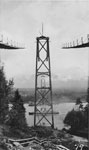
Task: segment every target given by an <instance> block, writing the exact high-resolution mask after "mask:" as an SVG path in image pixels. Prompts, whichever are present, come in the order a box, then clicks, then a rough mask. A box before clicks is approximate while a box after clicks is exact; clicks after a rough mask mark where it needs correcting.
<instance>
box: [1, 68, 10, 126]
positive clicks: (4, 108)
mask: <svg viewBox="0 0 89 150" xmlns="http://www.w3.org/2000/svg"><path fill="white" fill-rule="evenodd" d="M12 86H13V80H9V81H7V80H6V77H5V73H4V67H3V66H2V67H1V68H0V123H4V122H5V120H6V116H7V114H8V110H9V106H8V104H9V101H8V95H9V94H10V92H11V89H12Z"/></svg>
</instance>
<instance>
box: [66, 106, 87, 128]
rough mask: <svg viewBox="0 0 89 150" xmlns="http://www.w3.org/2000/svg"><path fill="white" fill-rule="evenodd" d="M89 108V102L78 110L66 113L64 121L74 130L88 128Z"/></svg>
mask: <svg viewBox="0 0 89 150" xmlns="http://www.w3.org/2000/svg"><path fill="white" fill-rule="evenodd" d="M88 110H89V104H87V105H86V106H85V107H84V108H82V109H81V110H78V111H75V110H74V109H73V110H72V111H70V112H68V114H67V115H66V117H65V119H64V123H65V124H67V125H70V126H71V129H72V130H75V129H76V130H81V129H85V128H88Z"/></svg>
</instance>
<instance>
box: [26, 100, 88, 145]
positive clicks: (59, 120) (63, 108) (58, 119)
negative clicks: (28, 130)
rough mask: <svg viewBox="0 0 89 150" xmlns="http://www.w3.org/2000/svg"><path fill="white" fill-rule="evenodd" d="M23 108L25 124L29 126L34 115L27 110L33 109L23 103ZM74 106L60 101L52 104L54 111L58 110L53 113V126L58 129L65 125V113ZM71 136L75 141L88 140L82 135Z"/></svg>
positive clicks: (32, 123) (32, 121) (31, 110)
mask: <svg viewBox="0 0 89 150" xmlns="http://www.w3.org/2000/svg"><path fill="white" fill-rule="evenodd" d="M24 106H25V109H26V119H27V124H28V125H29V126H33V125H34V115H29V112H33V111H34V107H32V106H31V107H30V106H28V104H25V105H24ZM74 106H75V103H60V104H57V105H54V106H53V108H54V111H58V112H59V114H56V115H54V127H55V128H58V129H62V128H63V127H65V125H64V123H63V120H64V118H65V116H66V114H67V113H68V112H69V111H71V110H72V109H73V107H74ZM48 119H49V120H50V119H51V117H50V115H49V116H48ZM73 138H74V139H75V140H76V141H83V142H88V140H87V139H86V138H82V137H78V136H73Z"/></svg>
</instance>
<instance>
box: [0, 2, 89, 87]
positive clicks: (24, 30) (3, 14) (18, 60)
mask: <svg viewBox="0 0 89 150" xmlns="http://www.w3.org/2000/svg"><path fill="white" fill-rule="evenodd" d="M42 23H43V24H44V35H45V36H49V38H50V53H51V71H52V79H53V80H54V81H55V80H56V81H57V80H68V79H80V78H81V79H82V78H86V77H87V74H88V48H85V49H71V50H63V49H62V44H63V43H65V42H71V41H73V40H76V39H77V38H78V39H80V38H81V36H83V37H85V38H86V37H87V34H88V33H89V1H88V0H86V1H85V0H82V1H81V0H54V1H52V0H48V1H47V0H0V35H1V34H2V33H3V35H4V37H5V38H7V37H8V38H9V39H12V40H16V41H17V42H18V41H19V42H21V43H24V44H25V47H26V49H24V50H17V51H14V50H12V51H7V50H0V55H1V58H2V61H3V62H4V64H5V72H6V76H7V77H8V78H11V77H14V81H15V86H16V87H34V84H33V83H34V82H33V81H34V74H35V57H36V56H35V55H36V37H37V36H40V32H41V26H42Z"/></svg>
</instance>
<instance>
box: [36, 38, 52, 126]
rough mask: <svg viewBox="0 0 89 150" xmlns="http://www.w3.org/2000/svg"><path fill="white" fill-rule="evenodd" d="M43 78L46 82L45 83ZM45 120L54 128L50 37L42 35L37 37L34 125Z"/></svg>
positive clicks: (40, 123)
mask: <svg viewBox="0 0 89 150" xmlns="http://www.w3.org/2000/svg"><path fill="white" fill-rule="evenodd" d="M42 80H43V81H44V82H45V83H43V85H42V83H41V82H42ZM42 107H45V108H44V110H42ZM48 114H50V116H51V119H50V120H49V118H48ZM39 117H40V118H39ZM43 121H45V122H46V123H47V124H45V125H47V126H51V127H52V128H54V117H53V102H52V83H51V65H50V53H49V37H45V36H43V35H42V36H40V37H37V38H36V74H35V105H34V126H40V125H43V123H44V122H43Z"/></svg>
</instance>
